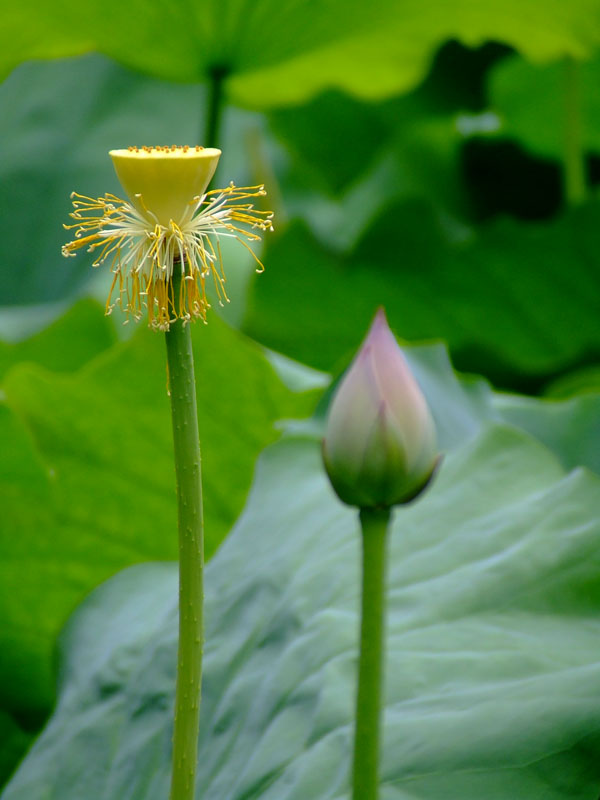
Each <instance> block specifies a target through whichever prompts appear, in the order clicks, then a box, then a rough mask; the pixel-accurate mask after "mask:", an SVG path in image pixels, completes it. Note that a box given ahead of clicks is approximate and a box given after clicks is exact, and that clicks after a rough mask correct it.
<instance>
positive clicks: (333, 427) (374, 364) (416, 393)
mask: <svg viewBox="0 0 600 800" xmlns="http://www.w3.org/2000/svg"><path fill="white" fill-rule="evenodd" d="M323 459H324V463H325V468H326V470H327V474H328V475H329V479H330V480H331V483H332V485H333V488H334V489H335V491H336V493H337V494H338V496H339V498H340V499H341V500H342V501H343V502H344V503H348V504H349V505H353V506H359V507H361V508H389V507H391V506H394V505H397V504H398V503H405V502H408V501H409V500H412V499H413V498H414V497H416V495H417V494H419V493H420V492H421V490H422V489H423V488H424V487H425V486H426V484H427V483H428V482H429V480H430V479H431V477H432V475H433V472H434V470H435V467H436V465H437V462H438V459H439V455H438V451H437V449H436V434H435V426H434V423H433V419H432V416H431V413H430V411H429V408H428V406H427V403H426V401H425V398H424V396H423V394H422V392H421V390H420V389H419V386H418V385H417V382H416V380H415V379H414V377H413V375H412V374H411V372H410V369H409V366H408V364H407V362H406V359H405V358H404V355H403V354H402V351H401V349H400V347H399V346H398V343H397V342H396V339H395V338H394V335H393V334H392V332H391V330H390V328H389V326H388V324H387V320H386V317H385V313H384V311H383V309H380V310H379V311H378V312H377V314H376V316H375V319H374V320H373V323H372V325H371V328H370V330H369V333H368V335H367V337H366V339H365V340H364V342H363V344H362V346H361V348H360V350H359V351H358V353H357V355H356V357H355V359H354V361H353V363H352V365H351V366H350V369H349V370H348V372H347V373H346V375H345V377H344V378H343V380H342V382H341V383H340V385H339V387H338V389H337V391H336V394H335V396H334V399H333V402H332V404H331V407H330V410H329V417H328V421H327V429H326V433H325V439H324V442H323Z"/></svg>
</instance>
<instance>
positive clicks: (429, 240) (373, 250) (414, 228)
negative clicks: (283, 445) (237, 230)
mask: <svg viewBox="0 0 600 800" xmlns="http://www.w3.org/2000/svg"><path fill="white" fill-rule="evenodd" d="M598 213H599V208H598V204H597V203H596V202H593V203H590V204H589V205H587V206H585V207H584V208H581V209H579V210H577V211H574V212H571V213H569V214H565V215H564V216H562V217H561V218H559V219H557V220H556V221H553V222H548V223H539V224H535V225H523V224H520V223H517V222H514V221H510V220H505V219H503V220H498V221H496V222H493V223H490V224H489V225H487V226H485V227H484V228H483V229H481V231H480V232H479V233H478V234H477V235H473V236H472V237H471V238H469V239H468V240H467V241H459V242H454V243H448V241H447V237H446V234H445V231H444V230H443V229H442V227H441V225H440V224H439V221H438V219H437V218H436V217H435V215H434V214H433V213H432V210H431V207H430V206H429V205H428V204H427V203H425V202H402V203H397V204H395V205H394V206H392V207H388V208H387V209H386V210H385V211H384V212H383V213H381V214H380V215H379V216H378V217H377V219H376V220H375V221H374V222H373V224H372V225H371V226H370V228H369V229H368V231H367V233H366V234H365V235H364V236H363V237H362V239H361V240H360V242H359V243H358V245H357V246H356V248H355V249H354V251H353V252H352V253H351V254H350V255H348V256H343V255H342V256H340V255H339V254H337V253H335V252H333V250H331V249H328V248H325V247H323V246H322V245H321V244H319V243H318V242H317V241H316V240H315V238H314V237H313V236H312V235H311V234H310V233H309V231H308V230H307V229H306V228H305V227H303V226H301V225H299V224H296V225H294V226H290V228H289V229H288V230H287V231H286V232H285V233H284V234H283V235H281V236H280V237H279V238H278V239H277V240H275V241H274V242H273V244H272V246H271V247H270V248H269V250H268V252H267V254H266V256H265V260H266V263H268V266H269V269H268V270H267V271H266V272H265V274H264V275H263V276H261V279H260V280H258V281H255V283H254V285H253V287H252V294H251V297H250V300H249V311H248V314H247V317H246V323H245V324H246V330H247V331H248V332H249V333H250V334H251V335H252V336H253V337H255V338H257V339H259V340H260V341H262V342H264V343H265V344H266V345H268V346H269V347H272V348H274V349H276V350H280V351H281V352H283V353H285V354H286V355H289V356H292V357H294V358H296V359H298V360H300V361H303V362H305V363H307V364H310V365H311V366H313V367H318V368H320V369H327V370H331V369H332V368H333V367H334V366H335V365H336V364H338V363H339V362H340V361H341V360H342V359H343V358H344V357H348V356H349V355H350V354H351V353H352V352H353V351H354V350H355V349H356V347H357V346H358V343H359V341H360V338H361V336H362V331H364V330H365V328H366V327H367V325H368V323H369V321H370V319H371V318H372V316H373V314H374V312H375V309H376V308H377V306H378V305H381V304H384V305H385V308H386V311H387V314H388V317H389V319H390V323H391V325H392V327H393V328H394V330H395V331H396V333H397V334H399V335H401V336H402V337H403V338H405V339H408V340H415V339H427V338H431V337H439V338H442V339H444V340H446V341H447V342H448V344H449V347H450V351H451V353H452V357H453V361H454V363H455V364H456V365H457V366H458V368H459V369H463V370H466V371H470V372H475V373H479V374H483V375H485V376H486V377H488V378H491V379H492V380H494V381H495V382H497V383H498V384H500V385H508V386H513V387H514V386H520V387H521V388H522V387H523V383H525V386H526V388H532V387H533V386H535V384H536V381H537V383H538V385H539V383H540V382H542V381H543V380H547V379H548V378H550V377H551V376H554V375H556V374H558V373H560V372H562V371H565V370H567V369H569V368H573V367H575V366H577V365H578V364H579V363H581V362H582V361H584V360H585V359H590V356H591V355H592V354H594V353H596V352H598V350H599V349H600V338H599V329H598V317H599V315H600V294H599V292H598V281H597V266H596V265H597V253H598V252H599V250H600V238H599V233H600V228H599V227H598V224H597V218H598ZM300 332H301V335H300ZM527 381H529V384H527Z"/></svg>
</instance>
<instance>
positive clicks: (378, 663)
mask: <svg viewBox="0 0 600 800" xmlns="http://www.w3.org/2000/svg"><path fill="white" fill-rule="evenodd" d="M390 516H391V511H390V510H389V509H372V508H362V509H361V510H360V522H361V528H362V543H363V577H362V617H361V626H360V660H359V667H358V693H357V698H356V728H355V733H354V763H353V767H352V798H353V800H377V797H378V795H379V776H378V767H379V740H380V730H381V696H382V685H383V653H384V641H383V636H384V628H385V574H386V549H387V533H388V529H389V523H390Z"/></svg>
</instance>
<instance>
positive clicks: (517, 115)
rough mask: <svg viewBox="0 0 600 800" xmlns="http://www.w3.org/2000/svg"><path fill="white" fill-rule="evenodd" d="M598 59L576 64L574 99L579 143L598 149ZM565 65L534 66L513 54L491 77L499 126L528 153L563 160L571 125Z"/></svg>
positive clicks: (599, 63) (599, 74)
mask: <svg viewBox="0 0 600 800" xmlns="http://www.w3.org/2000/svg"><path fill="white" fill-rule="evenodd" d="M598 81H600V61H598V60H595V61H590V62H584V63H582V64H580V65H579V69H578V76H577V84H578V86H577V98H576V102H578V104H579V107H580V109H579V110H580V113H581V123H582V125H581V134H582V145H583V147H584V149H585V150H586V151H588V152H594V153H598V152H600V98H599V96H598ZM566 90H567V77H566V72H565V66H564V64H560V63H558V64H548V65H545V66H539V65H537V66H535V65H533V64H528V63H527V62H526V61H524V60H522V59H520V58H518V57H516V56H515V57H513V58H510V59H506V60H505V61H503V62H502V63H500V64H499V65H498V66H496V67H495V68H494V70H493V72H492V74H491V79H490V103H491V105H492V107H493V108H494V109H495V110H496V111H497V112H498V113H499V114H500V116H501V121H502V126H501V128H500V131H501V132H502V133H503V134H505V135H508V136H511V137H513V138H515V139H517V140H518V141H520V142H521V143H522V144H523V145H524V146H525V147H527V148H528V149H529V150H531V151H532V152H534V153H536V154H539V155H542V156H545V157H547V158H557V159H562V157H563V154H564V148H565V135H566V128H567V126H568V125H569V122H570V120H569V118H568V116H567V114H568V110H567V109H568V107H567V101H566Z"/></svg>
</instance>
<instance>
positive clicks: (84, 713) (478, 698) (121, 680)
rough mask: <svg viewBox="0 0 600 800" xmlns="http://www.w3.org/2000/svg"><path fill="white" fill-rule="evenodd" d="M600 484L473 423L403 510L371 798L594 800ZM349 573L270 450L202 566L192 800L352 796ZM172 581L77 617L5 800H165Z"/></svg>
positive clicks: (333, 509) (322, 503) (345, 522)
mask: <svg viewBox="0 0 600 800" xmlns="http://www.w3.org/2000/svg"><path fill="white" fill-rule="evenodd" d="M599 488H600V486H599V481H598V478H595V477H593V476H591V475H590V474H586V473H585V472H584V471H581V470H577V471H575V472H571V473H565V472H564V471H563V470H562V468H561V467H560V466H559V465H558V463H557V462H556V460H555V459H554V457H553V456H552V455H551V454H550V453H549V451H548V450H546V449H545V448H544V447H543V446H541V445H540V444H538V443H536V442H535V441H533V440H532V439H530V438H529V437H527V436H526V435H525V434H522V433H518V432H517V431H515V430H512V429H506V428H488V429H486V430H484V431H483V432H482V434H481V435H479V436H478V437H476V438H475V439H471V440H470V441H469V442H468V443H466V444H464V445H462V446H461V447H459V448H458V449H456V450H455V451H454V452H452V453H451V454H449V455H448V456H447V458H446V460H445V462H444V465H443V467H442V470H441V472H440V474H439V476H438V478H437V480H436V482H435V484H434V486H433V488H432V489H431V491H430V492H428V494H427V495H426V496H425V497H424V498H423V499H422V500H421V501H420V502H418V503H415V504H413V505H411V506H409V507H406V508H404V509H400V510H399V511H398V512H397V513H396V515H395V522H394V530H393V535H392V540H391V565H390V566H391V568H390V574H389V591H388V594H389V604H390V608H389V629H388V653H387V662H386V663H387V670H386V672H387V686H386V696H385V736H384V748H383V765H382V782H383V792H382V800H408V799H409V798H410V799H412V800H441V798H448V797H452V798H458V797H460V798H463V800H471V798H472V800H480V798H481V797H482V796H486V797H490V798H493V800H506V798H508V797H515V798H516V797H519V798H528V800H530V799H531V800H533V798H540V800H541V798H544V800H564V798H565V797H568V798H571V799H572V800H595V798H597V793H598V786H597V770H596V765H597V755H596V754H597V747H598V745H599V744H600V712H599V710H598V704H597V703H596V698H597V696H598V692H599V691H600V666H599V664H598V657H597V651H598V648H597V642H598V637H599V635H600V622H598V606H599V604H600V582H599V579H598V575H599V574H600V569H599V568H600V563H599V555H598V553H599V549H598V541H599V537H600V529H599V526H598V522H597V521H594V520H595V519H596V520H597V518H598V513H599V512H600V507H599V505H598V504H599V502H600V491H599ZM358 565H359V536H358V525H357V520H356V516H355V512H353V511H351V510H350V509H347V508H344V507H342V506H341V505H340V504H339V503H338V502H337V501H336V499H335V498H334V496H333V494H332V491H331V489H330V488H329V486H328V484H327V482H326V479H325V477H324V475H323V471H322V467H321V463H320V456H319V452H318V447H317V445H316V443H314V442H313V441H307V440H302V439H293V438H292V439H287V440H284V441H282V442H280V443H279V444H277V445H274V446H273V447H271V448H269V450H268V451H267V452H266V453H265V454H264V455H263V457H262V458H261V460H260V462H259V469H258V473H257V477H256V480H255V485H254V489H253V491H252V494H251V497H250V502H249V504H248V506H247V507H246V510H245V512H244V514H243V516H242V518H241V519H240V521H239V523H238V525H237V526H236V528H235V530H234V532H233V533H232V535H231V536H230V537H229V538H228V539H227V541H226V542H225V543H224V545H223V546H222V547H221V549H220V551H219V553H218V554H217V555H216V557H215V558H214V559H213V560H212V562H211V563H210V565H209V566H208V568H207V576H206V577H207V586H206V588H207V621H208V629H207V647H206V660H205V681H204V694H203V708H202V714H203V717H202V719H203V723H202V729H201V736H200V745H199V748H200V761H199V787H198V796H202V797H204V798H207V800H208V799H209V798H210V799H211V800H212V798H220V799H221V800H225V799H227V800H242V798H243V800H255V799H256V800H258V798H260V799H261V800H306V798H308V797H310V798H311V800H325V798H328V799H329V800H334V799H335V800H342V799H344V800H345V798H347V797H348V778H347V776H348V766H349V752H350V740H351V720H352V706H353V693H354V685H355V667H356V647H357V633H358V618H357V612H358V591H359V570H358ZM176 584H177V577H176V567H175V565H169V564H148V565H143V566H138V567H135V568H133V569H131V570H128V571H126V572H124V573H122V574H120V575H119V576H117V577H115V578H113V579H112V580H111V581H110V582H108V583H107V584H105V585H104V586H102V587H101V588H100V589H98V590H97V591H96V592H95V593H94V594H93V595H92V596H91V597H90V598H89V599H88V600H87V601H86V603H85V604H84V605H83V607H82V608H81V609H80V610H79V611H78V612H77V614H76V615H75V616H74V618H73V619H72V621H71V623H70V625H69V627H68V629H67V632H66V635H65V636H64V637H63V642H62V644H63V667H62V672H61V694H60V699H59V704H58V707H57V710H56V712H55V714H54V716H53V718H52V719H51V721H50V723H49V725H48V727H47V729H46V730H45V731H44V733H43V734H42V736H41V737H40V739H39V740H38V741H37V743H36V744H35V745H34V747H33V750H32V751H31V753H30V755H29V757H28V758H27V759H26V761H25V762H24V764H23V765H22V766H21V768H20V770H19V771H18V773H17V775H16V777H15V778H14V780H13V781H12V782H11V783H10V784H9V786H8V788H7V789H6V791H5V793H4V795H3V800H25V798H27V800H42V798H43V800H54V798H56V800H58V798H60V800H79V798H81V796H82V795H85V797H86V798H88V800H97V799H99V798H106V797H108V796H110V797H114V796H118V797H123V798H128V799H129V800H155V799H156V800H158V799H159V798H163V797H164V796H165V794H166V792H167V790H168V778H169V751H170V738H171V705H172V687H173V685H174V672H175V647H176V616H177V606H176V595H177V592H176Z"/></svg>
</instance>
